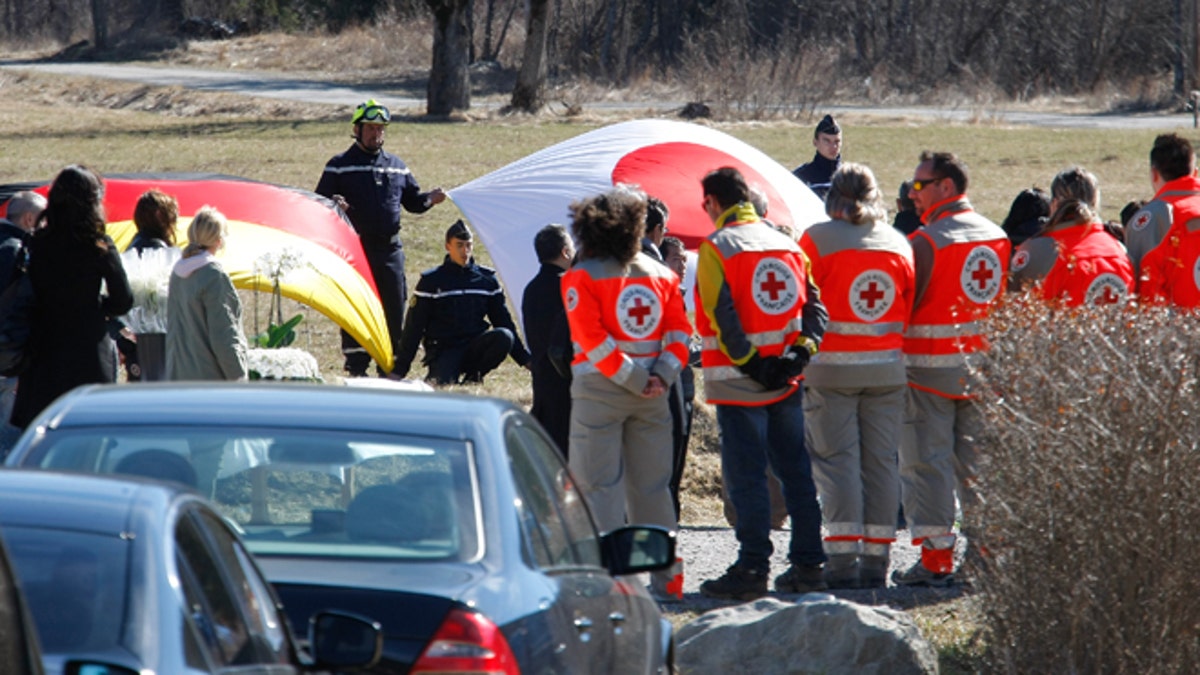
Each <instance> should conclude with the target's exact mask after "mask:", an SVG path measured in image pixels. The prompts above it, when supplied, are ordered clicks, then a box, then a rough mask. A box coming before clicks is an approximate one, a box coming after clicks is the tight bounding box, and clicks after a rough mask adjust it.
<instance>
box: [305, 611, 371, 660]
mask: <svg viewBox="0 0 1200 675" xmlns="http://www.w3.org/2000/svg"><path fill="white" fill-rule="evenodd" d="M308 644H309V649H310V650H311V651H312V658H313V670H330V669H359V668H370V667H371V666H373V665H375V664H377V663H379V659H380V658H382V657H383V627H382V626H381V625H380V624H379V622H378V621H374V620H372V619H367V618H364V617H361V616H358V615H357V614H351V613H349V612H337V611H332V610H323V611H320V612H317V613H316V614H314V615H312V617H311V618H310V619H309V620H308Z"/></svg>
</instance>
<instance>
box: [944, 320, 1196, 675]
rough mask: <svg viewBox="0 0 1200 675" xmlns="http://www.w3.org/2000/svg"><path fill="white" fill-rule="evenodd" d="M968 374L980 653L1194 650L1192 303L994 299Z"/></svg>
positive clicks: (1035, 660)
mask: <svg viewBox="0 0 1200 675" xmlns="http://www.w3.org/2000/svg"><path fill="white" fill-rule="evenodd" d="M993 324H994V326H993V332H992V335H994V336H996V337H995V342H994V345H993V349H992V357H993V358H992V361H991V364H990V366H989V369H988V371H987V372H986V373H983V374H982V381H983V383H984V384H983V385H982V386H981V388H980V390H981V397H982V398H981V405H982V408H983V412H984V417H985V419H986V422H987V425H986V431H985V433H984V436H983V438H981V439H980V440H981V446H980V455H981V457H980V476H979V484H978V485H979V491H980V495H981V498H982V503H981V505H980V506H979V508H978V513H972V514H969V515H968V519H967V520H968V525H972V524H973V525H974V526H975V527H977V528H978V533H979V538H978V539H979V541H980V542H981V543H982V545H983V547H984V551H985V555H984V556H983V561H984V565H983V566H982V569H981V570H977V571H976V574H975V579H976V583H977V586H978V588H979V590H980V592H981V593H982V595H983V600H984V601H983V602H982V603H981V605H982V607H983V608H984V612H985V616H986V624H987V630H988V633H989V635H988V638H987V642H988V655H987V661H988V664H989V668H990V669H992V670H994V671H995V672H1003V673H1183V672H1194V670H1195V668H1196V664H1197V663H1200V641H1198V639H1197V628H1198V627H1200V604H1198V603H1197V602H1196V601H1195V599H1196V597H1197V596H1198V595H1200V576H1198V575H1200V571H1198V570H1197V565H1196V560H1194V559H1192V558H1190V557H1189V556H1192V555H1200V499H1198V498H1197V496H1198V495H1200V453H1198V452H1197V445H1198V444H1200V397H1198V391H1197V388H1198V380H1200V318H1197V317H1196V316H1194V315H1190V314H1182V313H1178V312H1173V311H1169V310H1166V309H1162V308H1145V307H1141V308H1139V307H1136V306H1134V307H1129V308H1116V307H1109V308H1101V309H1096V310H1086V311H1079V312H1073V311H1065V310H1050V309H1046V308H1044V307H1041V306H1038V305H1036V304H1034V303H1031V302H1028V301H1027V299H1026V301H1016V302H1009V303H1008V304H1007V306H1004V307H1002V308H1000V310H999V311H998V312H997V314H996V315H995V317H994V318H993Z"/></svg>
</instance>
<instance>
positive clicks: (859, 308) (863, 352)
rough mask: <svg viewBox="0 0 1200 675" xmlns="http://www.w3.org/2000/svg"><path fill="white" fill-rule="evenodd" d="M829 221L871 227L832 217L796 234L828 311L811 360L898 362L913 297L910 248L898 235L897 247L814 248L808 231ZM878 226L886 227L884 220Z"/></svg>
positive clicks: (844, 362) (829, 362)
mask: <svg viewBox="0 0 1200 675" xmlns="http://www.w3.org/2000/svg"><path fill="white" fill-rule="evenodd" d="M833 224H836V225H838V226H839V227H845V228H863V229H868V228H870V227H871V225H851V224H849V223H841V222H836V221H835V223H829V224H822V225H816V226H814V227H813V228H810V229H809V230H808V231H806V232H805V234H804V236H803V237H801V239H800V248H801V249H802V250H803V251H804V252H805V254H806V255H807V256H808V259H809V260H810V261H811V262H812V270H813V281H814V282H815V283H816V285H817V287H818V288H820V289H821V301H822V302H824V303H825V308H826V310H828V312H829V324H828V325H827V326H826V327H825V337H824V339H823V340H822V341H821V353H820V354H819V355H818V356H817V357H816V359H815V360H814V365H816V364H817V363H820V364H822V365H871V364H885V363H899V362H902V361H903V360H904V354H903V347H904V328H905V326H906V325H907V324H908V319H909V313H910V312H911V310H912V301H913V284H914V279H913V274H914V273H913V260H912V249H911V248H910V247H909V246H908V244H907V243H905V242H904V240H903V239H902V238H901V239H900V241H899V243H900V245H901V247H899V248H895V249H894V250H893V249H884V248H872V249H865V248H859V247H857V246H856V247H853V248H840V249H839V248H836V247H835V248H833V249H831V250H820V249H819V246H818V244H817V242H816V241H815V240H814V239H813V237H812V236H811V235H812V233H813V232H814V230H816V228H822V227H827V226H829V225H833ZM883 226H884V227H887V228H890V227H891V226H890V225H887V224H886V223H884V224H883ZM896 236H898V237H899V236H900V235H899V234H898V233H897V235H896ZM880 245H882V244H880ZM835 246H836V245H835Z"/></svg>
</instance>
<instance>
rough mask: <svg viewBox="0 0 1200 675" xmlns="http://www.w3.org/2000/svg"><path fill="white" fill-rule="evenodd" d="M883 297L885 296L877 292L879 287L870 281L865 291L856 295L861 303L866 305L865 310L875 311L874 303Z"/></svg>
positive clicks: (879, 291)
mask: <svg viewBox="0 0 1200 675" xmlns="http://www.w3.org/2000/svg"><path fill="white" fill-rule="evenodd" d="M884 295H886V294H885V293H884V292H883V291H881V290H879V287H878V286H876V285H875V282H874V281H872V282H870V283H869V284H867V288H866V289H865V290H863V291H861V292H860V293H859V294H858V297H860V298H862V300H863V302H865V303H867V309H875V303H877V302H879V301H880V300H882V299H883V297H884Z"/></svg>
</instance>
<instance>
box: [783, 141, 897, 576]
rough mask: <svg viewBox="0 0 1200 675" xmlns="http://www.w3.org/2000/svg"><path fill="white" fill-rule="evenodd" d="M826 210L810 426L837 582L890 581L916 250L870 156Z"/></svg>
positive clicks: (842, 173) (816, 273) (816, 271)
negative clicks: (823, 322)
mask: <svg viewBox="0 0 1200 675" xmlns="http://www.w3.org/2000/svg"><path fill="white" fill-rule="evenodd" d="M825 213H826V214H828V215H829V217H830V218H832V219H833V220H830V221H828V222H824V223H819V224H816V225H813V226H812V227H810V228H808V229H807V230H805V232H804V235H803V236H802V237H801V239H800V248H801V249H803V250H804V253H805V254H806V255H807V256H808V257H809V260H810V261H811V262H812V276H813V281H814V282H815V283H816V285H817V287H818V288H820V289H821V300H823V301H824V302H825V307H826V309H827V310H828V311H829V324H828V326H827V327H826V330H825V339H824V340H823V341H822V342H821V351H820V352H818V353H817V354H816V355H815V356H813V359H812V362H811V363H809V365H808V368H807V369H806V370H805V371H804V377H805V386H806V389H805V406H804V417H805V429H806V430H807V434H808V435H809V437H810V446H809V449H810V452H811V456H812V467H813V479H814V481H815V482H816V484H817V491H818V493H819V494H820V496H821V511H822V516H823V520H824V522H825V528H826V536H825V554H826V555H827V556H828V557H829V562H828V563H827V564H826V566H825V581H826V583H827V584H828V585H829V587H830V588H882V587H883V586H885V585H886V583H887V570H888V562H889V555H890V553H891V544H892V542H893V541H895V539H896V513H897V511H898V510H899V508H900V473H899V465H898V464H897V461H898V458H897V454H898V452H899V446H900V436H901V430H902V427H903V423H904V405H905V392H906V390H907V384H908V380H907V377H906V374H905V369H904V355H903V344H904V329H905V327H906V325H907V324H908V319H909V314H910V312H911V310H912V302H913V295H914V290H915V272H914V268H913V253H912V247H911V246H909V243H908V240H906V239H905V238H904V235H902V234H900V232H898V231H897V230H896V229H895V228H894V227H892V226H891V225H890V224H889V223H888V222H887V209H886V208H884V205H883V194H882V193H881V192H880V190H879V186H878V184H877V183H876V182H875V175H874V174H872V173H871V170H870V169H869V168H867V167H866V166H863V165H861V164H853V163H848V164H843V165H842V168H841V169H839V170H838V171H837V173H835V174H834V175H833V182H832V183H831V184H830V187H829V193H828V195H826V197H825Z"/></svg>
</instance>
